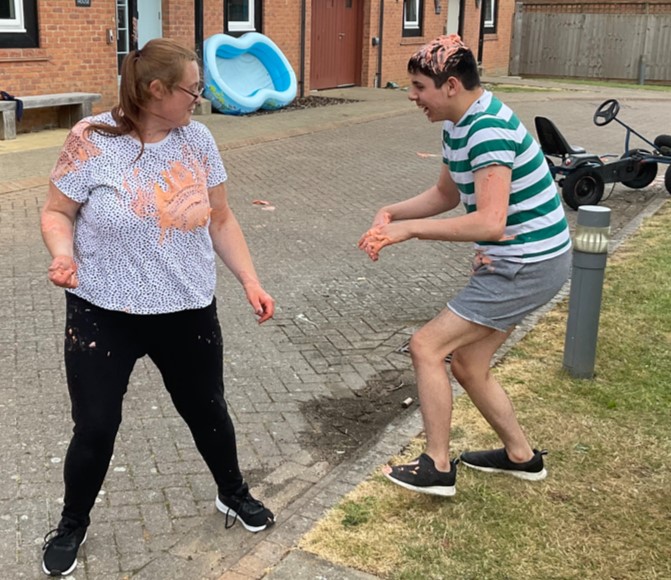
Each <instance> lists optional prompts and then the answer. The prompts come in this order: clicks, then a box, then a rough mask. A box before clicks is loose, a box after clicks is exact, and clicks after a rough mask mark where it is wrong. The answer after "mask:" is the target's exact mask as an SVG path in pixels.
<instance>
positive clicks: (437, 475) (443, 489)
mask: <svg viewBox="0 0 671 580" xmlns="http://www.w3.org/2000/svg"><path fill="white" fill-rule="evenodd" d="M415 461H416V462H417V463H414V462H413V463H406V464H404V465H394V466H392V467H391V469H390V470H389V471H388V472H384V475H385V476H386V477H387V479H388V480H389V481H392V482H394V483H395V484H396V485H400V486H401V487H404V488H405V489H409V490H411V491H417V492H419V493H428V494H430V495H441V496H443V497H451V496H453V495H454V494H455V493H456V487H455V483H456V481H457V463H458V462H459V460H458V459H453V460H452V461H450V471H438V470H437V469H436V464H435V463H434V461H433V459H431V457H429V456H428V455H427V454H426V453H422V454H421V455H420V456H419V457H418V458H417V459H415Z"/></svg>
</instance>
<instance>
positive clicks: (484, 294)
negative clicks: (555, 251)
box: [447, 251, 572, 332]
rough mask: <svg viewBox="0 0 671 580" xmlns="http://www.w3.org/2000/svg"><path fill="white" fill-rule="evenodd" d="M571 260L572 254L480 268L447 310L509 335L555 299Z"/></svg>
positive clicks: (569, 268) (567, 272)
mask: <svg viewBox="0 0 671 580" xmlns="http://www.w3.org/2000/svg"><path fill="white" fill-rule="evenodd" d="M571 257H572V252H570V251H568V252H564V253H563V254H561V255H560V256H556V257H554V258H551V259H549V260H545V261H543V262H533V263H531V264H521V263H519V262H511V261H509V260H500V259H499V260H494V261H493V262H492V263H491V264H489V265H480V266H478V267H477V268H476V269H475V271H474V272H473V275H472V276H471V278H470V280H469V281H468V284H466V286H465V287H464V288H463V290H461V292H459V294H457V295H456V296H455V297H454V298H453V299H452V300H450V301H449V302H448V303H447V307H448V308H449V309H450V310H451V311H452V312H454V313H455V314H456V315H457V316H460V317H461V318H464V319H465V320H468V321H470V322H475V323H476V324H481V325H482V326H488V327H489V328H493V329H495V330H500V331H502V332H506V331H507V330H509V329H510V327H512V326H515V325H516V324H519V323H520V322H521V321H522V319H523V318H524V317H525V316H526V315H527V314H530V313H531V312H533V311H534V310H536V309H537V308H540V307H541V306H543V305H545V304H547V303H548V302H549V301H550V300H552V298H554V296H555V295H556V294H557V292H559V290H560V289H561V287H562V286H563V285H564V283H565V282H566V280H568V277H569V274H570V272H571V261H572V260H571Z"/></svg>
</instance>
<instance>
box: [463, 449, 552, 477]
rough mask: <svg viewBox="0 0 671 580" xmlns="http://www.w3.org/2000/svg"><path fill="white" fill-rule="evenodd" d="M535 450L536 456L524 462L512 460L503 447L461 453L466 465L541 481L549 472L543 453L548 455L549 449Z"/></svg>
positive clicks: (490, 471)
mask: <svg viewBox="0 0 671 580" xmlns="http://www.w3.org/2000/svg"><path fill="white" fill-rule="evenodd" d="M533 451H534V456H533V457H532V458H531V459H530V460H529V461H525V462H524V463H515V462H514V461H511V460H510V458H509V457H508V454H507V453H506V450H505V449H503V448H502V449H492V450H490V451H465V452H464V453H462V454H461V461H462V463H463V464H464V465H466V466H468V467H472V468H473V469H479V470H480V471H487V472H489V473H509V474H510V475H512V476H514V477H519V478H520V479H526V480H528V481H540V480H541V479H545V478H546V477H547V474H548V472H547V471H546V470H545V467H544V466H543V455H547V451H538V449H534V450H533Z"/></svg>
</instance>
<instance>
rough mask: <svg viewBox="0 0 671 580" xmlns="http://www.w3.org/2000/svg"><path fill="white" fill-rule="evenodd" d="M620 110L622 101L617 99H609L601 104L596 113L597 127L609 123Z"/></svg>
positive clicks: (595, 121) (595, 122)
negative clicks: (619, 101)
mask: <svg viewBox="0 0 671 580" xmlns="http://www.w3.org/2000/svg"><path fill="white" fill-rule="evenodd" d="M619 112H620V103H618V102H617V100H616V99H608V100H607V101H604V102H603V103H601V104H600V105H599V108H598V109H597V110H596V113H594V119H593V120H594V124H595V125H596V126H597V127H603V126H604V125H608V123H610V122H611V121H612V120H613V119H614V118H615V117H617V114H618V113H619Z"/></svg>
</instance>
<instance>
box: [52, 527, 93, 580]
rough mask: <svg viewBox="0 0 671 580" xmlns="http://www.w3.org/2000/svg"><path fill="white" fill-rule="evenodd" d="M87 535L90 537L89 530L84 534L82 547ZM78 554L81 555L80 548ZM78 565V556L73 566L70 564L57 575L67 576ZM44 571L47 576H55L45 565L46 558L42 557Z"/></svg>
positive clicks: (80, 545)
mask: <svg viewBox="0 0 671 580" xmlns="http://www.w3.org/2000/svg"><path fill="white" fill-rule="evenodd" d="M87 537H88V531H87V532H86V533H85V534H84V539H83V540H82V543H81V544H79V547H80V548H81V547H82V546H83V545H84V542H86V538H87ZM77 555H79V549H78V550H77ZM76 567H77V558H75V561H74V562H73V563H72V566H70V567H69V568H68V569H67V570H65V571H64V572H61V573H60V574H57V576H67V575H69V574H72V573H73V572H74V571H75V568H76ZM42 572H44V573H45V574H46V575H47V576H53V574H52V573H51V572H49V571H48V570H47V567H46V566H45V565H44V558H42Z"/></svg>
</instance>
